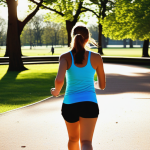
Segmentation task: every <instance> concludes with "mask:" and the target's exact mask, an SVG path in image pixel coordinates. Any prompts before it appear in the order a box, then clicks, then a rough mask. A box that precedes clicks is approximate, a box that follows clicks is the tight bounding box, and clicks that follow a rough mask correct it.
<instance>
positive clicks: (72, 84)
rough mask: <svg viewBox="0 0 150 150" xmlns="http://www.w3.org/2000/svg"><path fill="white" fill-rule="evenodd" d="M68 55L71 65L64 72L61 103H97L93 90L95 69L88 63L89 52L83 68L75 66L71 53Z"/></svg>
mask: <svg viewBox="0 0 150 150" xmlns="http://www.w3.org/2000/svg"><path fill="white" fill-rule="evenodd" d="M70 53H71V58H72V64H71V67H70V68H69V69H68V70H67V71H66V92H65V96H64V100H63V103H65V104H73V103H78V102H84V101H90V102H95V103H97V98H96V93H95V88H94V74H95V69H94V68H93V67H92V65H91V62H90V56H91V52H90V51H89V54H88V61H87V64H86V66H84V67H77V66H75V64H74V58H73V55H72V52H71V51H70Z"/></svg>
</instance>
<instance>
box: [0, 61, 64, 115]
mask: <svg viewBox="0 0 150 150" xmlns="http://www.w3.org/2000/svg"><path fill="white" fill-rule="evenodd" d="M25 67H27V68H28V69H29V70H26V71H22V72H7V69H8V66H7V65H5V66H3V65H1V66H0V113H3V112H6V111H9V110H13V109H16V108H19V107H22V106H26V105H29V104H32V103H35V102H38V101H40V100H42V99H45V98H47V97H49V96H51V94H50V88H52V87H54V79H55V77H56V74H57V71H58V64H46V65H28V66H25ZM64 92H65V85H64V87H63V89H62V91H61V94H63V93H64Z"/></svg>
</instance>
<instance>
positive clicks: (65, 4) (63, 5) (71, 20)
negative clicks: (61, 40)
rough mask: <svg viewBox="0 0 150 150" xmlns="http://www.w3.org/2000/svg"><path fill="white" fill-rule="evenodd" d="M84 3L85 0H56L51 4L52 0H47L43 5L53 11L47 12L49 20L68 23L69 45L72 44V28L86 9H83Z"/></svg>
mask: <svg viewBox="0 0 150 150" xmlns="http://www.w3.org/2000/svg"><path fill="white" fill-rule="evenodd" d="M35 3H36V2H35ZM82 5H83V0H76V1H72V0H58V1H55V2H54V3H53V5H50V0H47V1H45V2H44V3H43V5H42V7H43V8H45V9H49V10H50V11H51V13H49V14H47V17H46V18H47V20H51V21H52V20H55V21H57V22H65V23H66V29H67V33H68V46H70V42H71V30H72V28H73V26H74V25H75V24H76V22H77V21H78V20H79V19H80V14H81V13H83V12H85V11H86V10H85V9H84V10H83V9H82ZM51 7H53V8H51Z"/></svg>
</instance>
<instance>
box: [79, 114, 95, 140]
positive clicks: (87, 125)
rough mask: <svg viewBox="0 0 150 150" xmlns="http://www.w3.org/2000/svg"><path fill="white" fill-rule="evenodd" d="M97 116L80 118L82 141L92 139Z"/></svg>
mask: <svg viewBox="0 0 150 150" xmlns="http://www.w3.org/2000/svg"><path fill="white" fill-rule="evenodd" d="M96 122H97V118H82V117H80V118H79V123H80V141H81V142H82V141H84V140H86V141H92V138H93V133H94V129H95V125H96Z"/></svg>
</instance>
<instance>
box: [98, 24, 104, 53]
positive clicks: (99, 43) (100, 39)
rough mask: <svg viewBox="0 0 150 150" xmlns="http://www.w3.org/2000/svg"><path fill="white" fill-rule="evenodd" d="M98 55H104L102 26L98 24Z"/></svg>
mask: <svg viewBox="0 0 150 150" xmlns="http://www.w3.org/2000/svg"><path fill="white" fill-rule="evenodd" d="M98 29H99V31H98V53H99V54H101V55H104V53H103V49H102V25H101V24H100V23H99V24H98Z"/></svg>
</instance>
